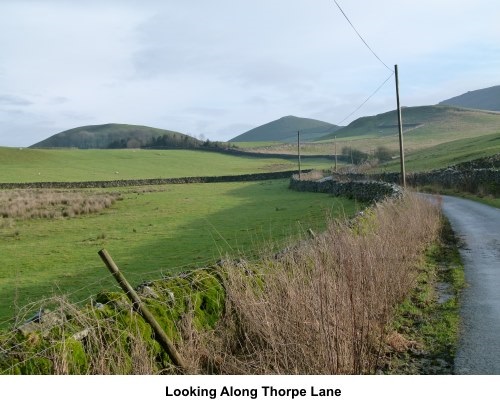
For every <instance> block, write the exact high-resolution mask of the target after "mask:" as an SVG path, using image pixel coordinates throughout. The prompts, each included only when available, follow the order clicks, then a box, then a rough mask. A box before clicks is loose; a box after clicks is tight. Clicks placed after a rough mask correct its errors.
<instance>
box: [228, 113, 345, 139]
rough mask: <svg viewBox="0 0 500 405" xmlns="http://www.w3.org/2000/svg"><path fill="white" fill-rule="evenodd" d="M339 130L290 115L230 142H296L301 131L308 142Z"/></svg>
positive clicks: (325, 123)
mask: <svg viewBox="0 0 500 405" xmlns="http://www.w3.org/2000/svg"><path fill="white" fill-rule="evenodd" d="M338 128H339V127H338V126H336V125H333V124H330V123H328V122H324V121H318V120H313V119H310V118H300V117H294V116H293V115H289V116H286V117H282V118H280V119H278V120H275V121H271V122H269V123H267V124H264V125H261V126H259V127H257V128H254V129H251V130H250V131H247V132H245V133H243V134H241V135H239V136H237V137H235V138H233V139H231V140H230V141H229V142H263V141H281V142H288V141H295V140H296V139H297V131H300V134H301V139H302V140H304V141H306V140H313V139H318V138H321V137H323V136H325V135H327V134H330V133H332V132H334V131H336V130H337V129H338Z"/></svg>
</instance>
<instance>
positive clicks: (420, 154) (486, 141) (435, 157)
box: [381, 133, 500, 172]
mask: <svg viewBox="0 0 500 405" xmlns="http://www.w3.org/2000/svg"><path fill="white" fill-rule="evenodd" d="M496 153H500V133H496V134H492V135H485V136H480V137H476V138H469V139H460V140H456V141H452V142H446V143H442V144H440V145H436V146H434V147H431V148H426V149H422V150H419V151H417V152H413V153H409V154H407V155H406V156H405V163H406V170H407V171H413V172H418V171H429V170H432V169H439V168H443V167H447V166H451V165H454V164H457V163H461V162H466V161H469V160H474V159H479V158H481V157H485V156H491V155H494V154H496ZM381 168H382V169H383V170H386V171H398V170H399V159H398V160H397V162H396V161H395V162H391V163H389V164H386V165H383V166H381Z"/></svg>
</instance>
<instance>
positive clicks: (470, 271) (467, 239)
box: [442, 196, 500, 375]
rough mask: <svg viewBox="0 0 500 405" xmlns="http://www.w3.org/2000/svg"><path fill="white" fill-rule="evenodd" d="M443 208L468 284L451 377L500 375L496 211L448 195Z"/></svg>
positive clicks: (499, 225)
mask: <svg viewBox="0 0 500 405" xmlns="http://www.w3.org/2000/svg"><path fill="white" fill-rule="evenodd" d="M442 208H443V213H444V215H446V217H447V218H448V219H449V221H450V223H451V226H452V228H453V230H454V231H455V233H456V235H457V236H458V237H459V238H460V239H461V240H462V241H463V243H464V246H463V247H462V248H461V249H460V254H461V256H462V259H463V262H464V267H465V278H466V282H467V287H466V288H465V289H464V291H463V294H462V299H461V301H462V305H461V319H462V326H461V336H460V340H459V344H458V349H457V354H456V356H455V368H454V373H455V374H496V375H500V209H498V208H493V207H489V206H487V205H484V204H481V203H477V202H474V201H470V200H465V199H462V198H457V197H449V196H443V206H442Z"/></svg>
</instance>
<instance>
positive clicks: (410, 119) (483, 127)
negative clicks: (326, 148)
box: [322, 105, 500, 142]
mask: <svg viewBox="0 0 500 405" xmlns="http://www.w3.org/2000/svg"><path fill="white" fill-rule="evenodd" d="M402 117H403V130H404V132H405V133H409V135H410V136H411V137H412V138H429V137H439V138H440V141H441V142H446V141H451V140H454V139H463V138H466V137H473V136H479V135H485V134H491V133H494V132H497V131H498V128H500V113H496V112H488V111H478V110H470V109H465V108H459V107H451V106H445V105H437V106H422V107H404V108H403V109H402ZM397 133H398V120H397V114H396V111H395V110H394V111H389V112H386V113H383V114H378V115H374V116H370V117H362V118H358V119H357V120H355V121H353V122H351V123H350V124H349V125H348V126H347V127H344V128H342V129H340V130H338V131H337V132H335V134H330V135H328V136H325V137H323V138H322V139H324V140H326V139H332V138H333V137H334V136H336V137H337V138H344V137H359V136H368V137H384V136H387V135H395V134H397Z"/></svg>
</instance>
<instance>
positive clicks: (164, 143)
mask: <svg viewBox="0 0 500 405" xmlns="http://www.w3.org/2000/svg"><path fill="white" fill-rule="evenodd" d="M201 144H202V142H201V141H199V140H197V139H195V138H193V137H191V136H189V135H186V134H183V133H181V132H177V131H170V130H165V129H159V128H154V127H148V126H145V125H131V124H116V123H107V124H97V125H85V126H81V127H76V128H72V129H68V130H66V131H62V132H59V133H57V134H54V135H52V136H50V137H48V138H46V139H44V140H43V141H40V142H37V143H35V144H33V145H31V146H30V148H78V149H114V148H140V147H145V146H156V147H198V146H200V145H201Z"/></svg>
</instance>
